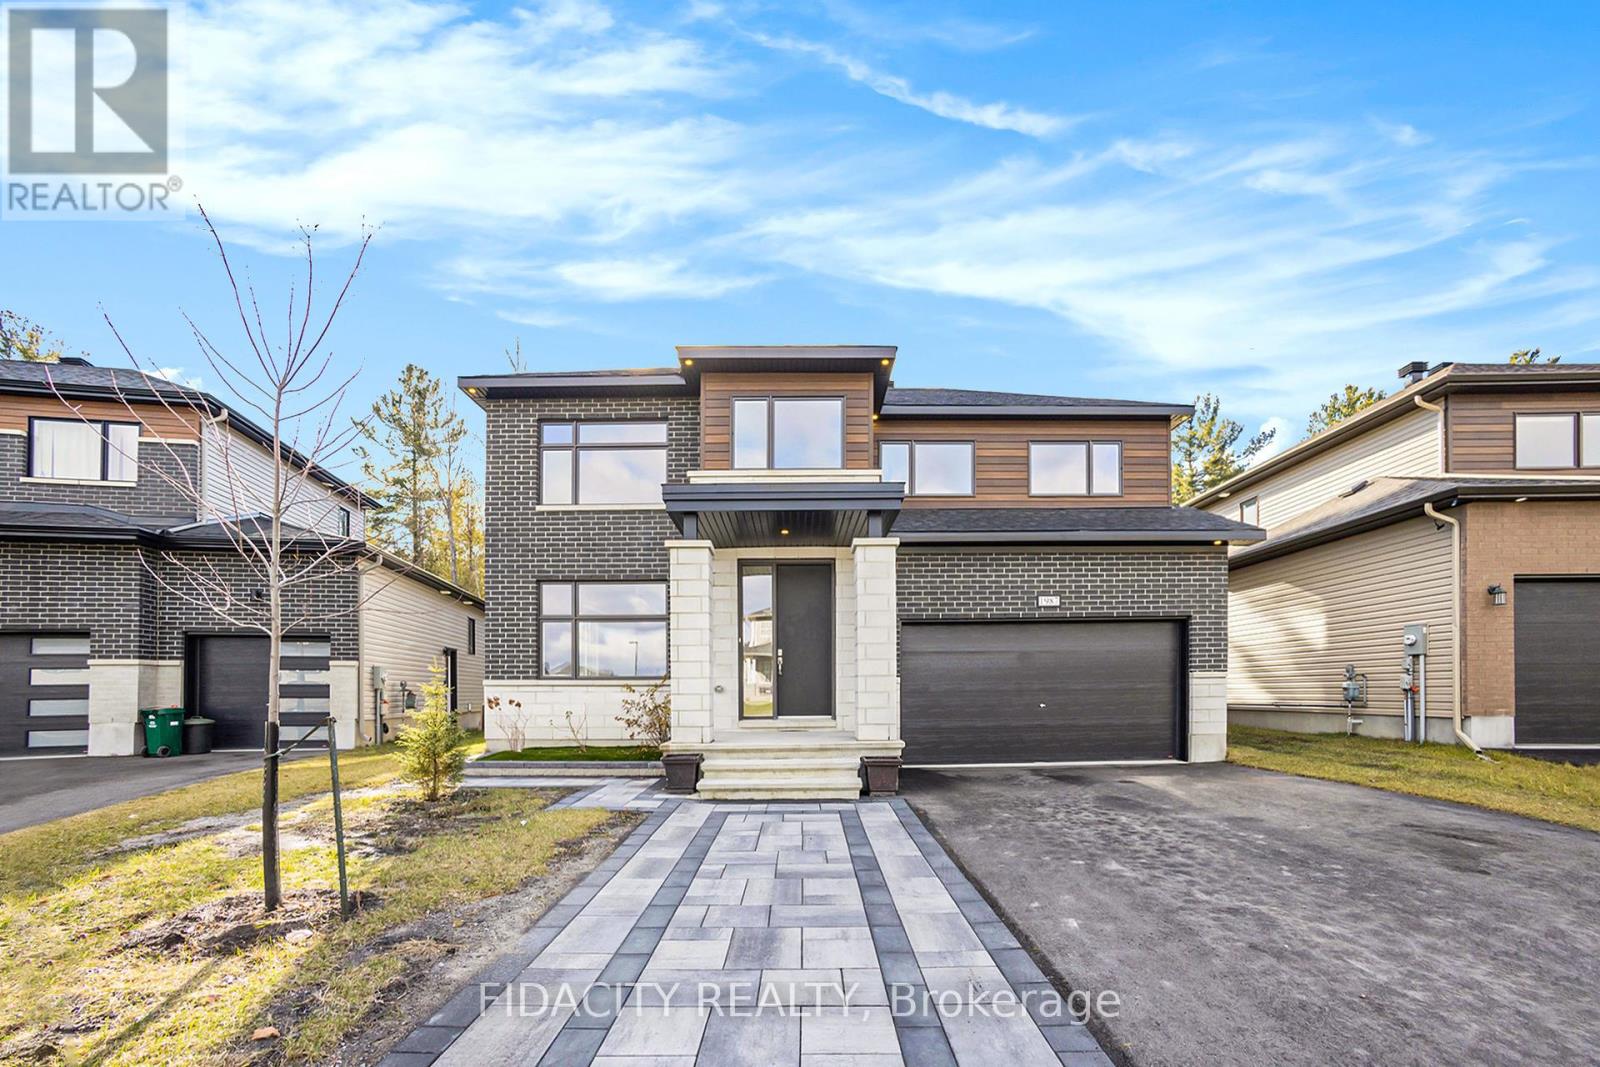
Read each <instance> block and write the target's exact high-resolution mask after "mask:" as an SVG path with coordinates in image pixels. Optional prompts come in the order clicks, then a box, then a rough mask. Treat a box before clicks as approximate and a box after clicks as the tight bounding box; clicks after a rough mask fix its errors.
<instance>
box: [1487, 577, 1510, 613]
mask: <svg viewBox="0 0 1600 1067" xmlns="http://www.w3.org/2000/svg"><path fill="white" fill-rule="evenodd" d="M1489 602H1490V603H1491V604H1493V605H1494V606H1495V607H1497V608H1503V607H1505V606H1506V587H1505V586H1503V585H1501V584H1500V583H1499V582H1496V583H1495V584H1494V585H1491V586H1490V587H1489Z"/></svg>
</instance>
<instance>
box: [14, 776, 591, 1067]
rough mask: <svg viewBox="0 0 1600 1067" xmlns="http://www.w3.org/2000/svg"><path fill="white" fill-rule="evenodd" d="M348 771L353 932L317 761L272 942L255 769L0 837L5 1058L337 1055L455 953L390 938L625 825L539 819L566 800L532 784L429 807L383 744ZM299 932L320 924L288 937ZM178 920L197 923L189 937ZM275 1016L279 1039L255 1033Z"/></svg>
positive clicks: (106, 1060) (292, 780) (302, 792)
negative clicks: (235, 935) (359, 904)
mask: <svg viewBox="0 0 1600 1067" xmlns="http://www.w3.org/2000/svg"><path fill="white" fill-rule="evenodd" d="M340 769H341V771H342V772H343V774H342V777H343V780H344V783H345V784H346V786H347V787H348V788H350V789H352V790H354V789H356V788H357V787H358V786H365V787H368V788H367V789H366V790H365V791H364V792H358V793H355V794H354V795H349V794H347V797H346V804H345V811H346V820H347V827H348V832H349V837H350V840H351V843H352V847H351V857H350V879H351V884H352V886H353V888H354V889H356V890H357V891H359V892H363V893H366V894H369V898H375V900H376V903H375V904H374V906H372V907H371V908H370V909H368V910H365V911H363V912H362V913H360V914H359V915H358V916H357V917H356V918H355V919H354V920H352V921H351V922H349V923H346V924H340V923H338V922H337V921H336V920H335V918H334V916H335V914H336V910H333V909H334V905H333V903H332V901H331V900H330V899H329V895H330V890H331V889H332V887H334V886H336V885H337V879H336V875H335V870H336V868H335V863H334V849H333V842H332V831H331V810H332V805H331V801H330V800H329V798H328V797H327V795H326V794H325V793H322V795H318V794H319V792H321V791H323V790H326V788H327V785H326V764H325V763H322V764H320V766H319V765H316V764H313V763H311V762H310V761H304V762H297V763H294V764H290V765H288V766H287V767H286V768H285V773H284V780H285V788H284V793H285V796H287V797H298V798H300V799H301V800H302V801H303V803H302V804H301V805H300V806H299V807H297V808H295V809H294V810H291V811H287V812H285V814H284V816H283V823H282V826H283V842H282V849H283V852H282V858H283V875H284V889H285V894H286V913H290V914H296V913H295V907H298V908H299V911H298V913H297V914H298V917H297V918H295V919H294V920H293V922H291V923H289V924H287V925H286V926H285V927H284V928H282V929H277V930H274V931H272V932H270V933H268V934H267V935H266V936H255V933H254V931H255V928H256V927H258V926H260V925H261V923H262V921H263V918H264V917H263V916H262V915H261V914H260V909H259V904H258V903H257V900H258V896H257V895H258V894H259V892H260V887H261V863H260V854H259V850H258V845H259V840H260V837H259V834H260V828H259V825H252V824H250V823H249V821H248V820H249V815H248V814H246V813H249V812H252V811H253V810H254V809H255V808H256V806H257V805H258V804H259V798H260V775H259V772H250V773H245V774H237V775H229V776H227V777H225V778H219V779H213V780H211V781H208V782H202V783H199V784H196V785H192V786H187V787H185V788H182V789H176V790H172V791H170V792H167V793H162V794H159V795H157V796H154V797H149V798H145V799H143V800H136V801H131V802H128V803H126V804H119V805H115V806H113V807H111V808H107V809H102V810H101V811H98V812H94V813H91V814H87V815H82V816H75V817H73V818H70V819H64V820H61V821H60V822H58V823H50V824H46V825H44V826H38V827H31V828H28V829H24V830H18V831H16V832H14V833H10V834H5V835H0V1063H21V1062H27V1063H30V1064H41V1065H54V1064H63V1065H64V1064H69V1063H88V1064H107V1065H110V1064H121V1065H130V1067H131V1065H141V1064H155V1063H159V1064H164V1065H190V1064H192V1065H196V1067H199V1065H210V1064H224V1065H229V1064H245V1063H251V1062H258V1061H259V1060H260V1059H261V1056H262V1055H263V1054H269V1055H270V1058H271V1059H272V1060H273V1061H274V1062H283V1063H327V1062H329V1061H330V1058H331V1054H332V1052H333V1051H334V1050H335V1049H336V1047H337V1046H338V1044H339V1043H340V1041H342V1040H343V1039H344V1038H346V1037H347V1036H349V1035H350V1034H351V1033H352V1032H353V1031H354V1030H355V1029H356V1028H357V1027H359V1026H361V1025H363V1024H365V1023H367V1022H370V1021H371V1020H372V1019H374V1018H375V1017H376V1016H377V1015H378V1014H379V1013H380V1012H382V1011H383V1010H385V1009H384V1007H383V1005H384V1004H385V1002H386V1001H388V1000H392V999H393V993H394V990H395V988H396V987H397V983H402V982H403V980H404V979H405V977H406V976H407V975H412V974H415V973H418V972H419V971H420V969H421V968H424V967H426V966H428V965H430V964H431V963H432V962H434V961H435V960H437V959H439V958H440V957H441V956H443V955H444V954H445V953H447V952H448V951H450V946H449V945H447V944H444V943H442V942H441V941H439V940H437V939H435V938H433V937H430V936H428V935H426V934H421V933H412V934H410V935H405V934H392V935H391V936H389V937H386V938H382V939H381V940H380V938H381V935H384V934H386V933H388V932H390V931H397V930H398V929H399V928H402V927H407V926H408V925H411V924H415V923H416V922H417V920H419V919H421V918H423V917H424V916H427V915H428V914H430V913H433V912H438V911H440V910H441V909H449V908H453V907H456V906H459V905H462V904H465V903H468V902H470V901H474V900H480V899H483V898H486V897H492V896H497V895H500V894H503V893H506V892H509V891H511V890H513V889H515V888H517V887H518V886H520V885H522V884H523V883H524V882H526V881H527V880H528V879H530V878H533V877H537V876H538V875H540V874H542V873H544V872H545V871H546V870H547V869H548V865H549V863H550V861H551V860H552V858H553V857H555V856H557V855H558V854H560V853H561V852H563V851H564V850H566V849H568V848H570V847H571V846H572V845H573V844H575V843H576V842H578V841H580V840H581V839H583V838H584V837H585V836H587V835H589V834H591V833H594V832H596V831H597V830H598V829H600V828H602V827H604V826H606V825H608V824H610V823H612V822H613V821H615V820H616V819H618V818H619V816H617V815H615V814H614V813H610V812H604V811H596V810H592V809H576V810H560V811H547V810H545V807H546V805H547V804H548V803H549V801H550V800H551V799H552V798H553V797H554V796H555V795H556V794H553V793H549V792H533V791H527V790H463V791H461V792H459V793H457V794H455V795H454V796H452V797H450V798H447V799H446V800H443V801H441V802H439V803H438V804H437V805H424V804H422V803H420V802H419V801H418V800H416V799H415V793H414V791H412V790H409V789H405V790H402V789H400V788H397V787H396V786H395V784H394V783H393V779H394V776H395V770H396V768H395V759H394V754H393V752H392V750H389V749H387V748H384V749H369V750H360V751H358V752H355V753H350V754H347V755H346V756H344V757H341V759H340ZM206 815H209V816H233V817H234V818H232V819H231V820H230V822H231V825H229V826H216V827H207V828H206V829H204V830H203V831H201V832H198V833H196V834H194V835H193V836H188V837H185V838H183V839H181V840H175V839H171V838H169V839H166V840H158V841H150V840H148V839H146V835H148V834H150V833H152V832H157V831H162V830H170V829H173V828H175V827H178V826H180V825H182V824H184V823H186V822H188V821H189V820H191V819H194V818H196V817H199V816H206ZM241 815H243V816H244V817H243V818H239V816H241ZM297 900H298V901H301V902H303V903H300V904H298V905H295V904H294V902H295V901H297ZM219 910H222V911H226V912H227V917H226V918H224V919H222V920H220V921H219V920H216V919H215V915H216V913H217V912H218V911H219ZM289 927H295V928H307V929H310V930H312V931H313V933H312V934H311V936H309V937H306V936H304V935H296V936H295V937H294V938H293V939H291V938H289V937H287V936H285V934H286V933H287V932H288V928H289ZM173 929H178V930H182V931H185V934H184V935H183V937H182V938H179V939H178V941H177V943H174V942H173V941H171V940H168V939H167V932H168V931H169V930H173ZM197 929H198V930H210V929H219V930H220V929H228V930H234V929H239V930H243V931H244V934H245V937H244V940H243V942H242V943H238V944H233V945H229V946H227V947H218V946H216V945H208V944H206V943H204V941H202V940H199V939H197V938H196V937H194V936H191V935H190V934H189V933H187V931H193V930H197ZM158 933H159V934H161V935H162V936H161V937H159V938H158V937H154V936H152V935H154V934H158ZM296 1005H298V1008H296V1007H295V1006H296ZM267 1025H273V1026H276V1027H277V1028H278V1029H279V1030H280V1032H281V1037H280V1038H278V1039H275V1040H273V1041H270V1042H266V1043H254V1044H252V1043H251V1042H250V1040H249V1038H250V1035H251V1032H252V1031H253V1030H254V1029H255V1028H256V1027H260V1026H267Z"/></svg>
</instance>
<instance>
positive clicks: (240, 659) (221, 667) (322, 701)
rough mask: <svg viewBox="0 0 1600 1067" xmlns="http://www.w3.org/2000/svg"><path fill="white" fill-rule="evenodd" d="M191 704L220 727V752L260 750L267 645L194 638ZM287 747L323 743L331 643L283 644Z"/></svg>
mask: <svg viewBox="0 0 1600 1067" xmlns="http://www.w3.org/2000/svg"><path fill="white" fill-rule="evenodd" d="M189 647H190V649H191V653H190V654H191V663H192V664H193V668H192V673H191V675H190V686H191V688H190V693H191V694H192V696H191V699H190V704H191V705H192V706H193V707H194V708H195V709H196V710H198V711H199V713H200V714H201V715H204V716H205V717H206V718H208V719H215V720H216V721H217V725H216V734H215V740H214V744H215V745H216V747H217V748H260V747H261V743H262V741H263V739H264V729H265V724H266V721H267V686H268V685H269V684H270V679H269V678H268V671H267V647H268V645H267V639H266V638H265V637H251V636H236V635H227V636H211V635H207V636H197V637H191V638H190V645H189ZM278 681H279V685H280V689H279V694H280V701H281V706H280V709H279V710H280V713H281V715H282V722H283V727H282V738H283V741H284V743H288V742H290V741H294V740H297V739H299V738H300V737H302V736H303V735H306V734H308V733H309V734H311V735H312V742H311V743H316V742H317V741H318V739H322V740H325V733H324V732H323V730H322V729H321V727H320V725H319V724H321V723H322V722H323V720H324V719H326V717H327V715H328V642H327V641H326V640H321V639H316V638H287V637H286V638H284V642H283V659H282V670H281V671H280V672H279V678H278Z"/></svg>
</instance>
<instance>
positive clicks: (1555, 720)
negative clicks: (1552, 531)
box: [1514, 578, 1600, 745]
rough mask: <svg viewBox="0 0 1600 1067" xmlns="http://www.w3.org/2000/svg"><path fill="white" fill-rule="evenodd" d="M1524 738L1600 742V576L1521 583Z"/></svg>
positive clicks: (1520, 730) (1524, 741) (1520, 716)
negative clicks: (1586, 579) (1589, 578)
mask: <svg viewBox="0 0 1600 1067" xmlns="http://www.w3.org/2000/svg"><path fill="white" fill-rule="evenodd" d="M1514 610H1515V611H1516V642H1517V648H1516V665H1517V679H1516V683H1517V724H1516V730H1517V733H1516V739H1517V744H1519V745H1592V744H1600V581H1597V580H1588V581H1584V580H1576V579H1575V580H1570V581H1537V580H1533V579H1526V578H1519V579H1517V584H1516V605H1515V609H1514Z"/></svg>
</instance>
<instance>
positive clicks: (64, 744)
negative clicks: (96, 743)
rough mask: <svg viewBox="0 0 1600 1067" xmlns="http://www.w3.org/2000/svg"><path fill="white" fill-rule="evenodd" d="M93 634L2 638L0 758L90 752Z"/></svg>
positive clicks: (6, 635) (57, 634) (26, 635)
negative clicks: (90, 670) (90, 687)
mask: <svg viewBox="0 0 1600 1067" xmlns="http://www.w3.org/2000/svg"><path fill="white" fill-rule="evenodd" d="M88 744H89V635H88V634H60V633H44V634H0V754H3V755H7V756H18V755H27V756H54V755H60V754H62V753H68V752H84V751H87V746H88Z"/></svg>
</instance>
